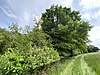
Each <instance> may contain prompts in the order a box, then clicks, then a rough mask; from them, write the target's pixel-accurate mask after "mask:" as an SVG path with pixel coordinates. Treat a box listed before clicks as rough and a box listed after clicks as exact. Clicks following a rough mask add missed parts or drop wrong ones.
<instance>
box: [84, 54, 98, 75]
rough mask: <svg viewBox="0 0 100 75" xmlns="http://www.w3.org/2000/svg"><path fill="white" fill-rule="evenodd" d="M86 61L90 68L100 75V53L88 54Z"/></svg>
mask: <svg viewBox="0 0 100 75" xmlns="http://www.w3.org/2000/svg"><path fill="white" fill-rule="evenodd" d="M84 59H85V61H86V63H87V64H88V66H90V67H91V68H92V70H93V71H95V72H96V74H97V75H100V53H91V54H88V55H86V56H85V57H84Z"/></svg>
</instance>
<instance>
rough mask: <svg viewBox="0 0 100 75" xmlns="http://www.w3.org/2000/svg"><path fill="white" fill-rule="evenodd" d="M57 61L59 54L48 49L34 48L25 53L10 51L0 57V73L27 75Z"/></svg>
mask: <svg viewBox="0 0 100 75" xmlns="http://www.w3.org/2000/svg"><path fill="white" fill-rule="evenodd" d="M59 59H60V58H59V54H58V53H57V52H56V51H55V50H54V49H53V48H48V47H43V48H42V49H41V48H37V47H34V48H32V49H31V50H28V51H27V52H24V51H20V50H10V51H8V52H6V53H5V54H4V55H1V57H0V72H1V73H2V75H27V74H30V73H32V72H34V70H35V69H36V68H39V67H41V66H44V65H47V64H50V63H52V62H55V61H57V60H59Z"/></svg>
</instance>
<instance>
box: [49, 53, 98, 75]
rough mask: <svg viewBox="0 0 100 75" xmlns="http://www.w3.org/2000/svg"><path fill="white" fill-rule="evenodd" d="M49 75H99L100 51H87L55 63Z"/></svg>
mask: <svg viewBox="0 0 100 75" xmlns="http://www.w3.org/2000/svg"><path fill="white" fill-rule="evenodd" d="M49 75H100V53H99V52H98V53H88V54H82V55H78V56H76V57H75V58H73V59H68V60H67V61H65V62H64V63H63V64H56V67H53V68H52V71H50V73H49Z"/></svg>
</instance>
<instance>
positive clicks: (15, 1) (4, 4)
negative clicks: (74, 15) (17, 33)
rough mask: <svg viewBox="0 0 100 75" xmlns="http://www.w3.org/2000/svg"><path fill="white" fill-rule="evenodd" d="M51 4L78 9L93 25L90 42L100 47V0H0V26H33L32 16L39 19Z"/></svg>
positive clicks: (83, 17)
mask: <svg viewBox="0 0 100 75" xmlns="http://www.w3.org/2000/svg"><path fill="white" fill-rule="evenodd" d="M52 4H59V5H62V6H66V7H71V8H72V10H78V11H80V14H81V15H82V16H81V17H82V19H83V20H85V21H88V22H89V23H90V24H91V25H92V26H94V27H93V28H92V30H91V31H90V32H89V35H90V37H89V39H90V40H91V41H92V43H91V44H93V45H95V46H98V47H99V48H100V34H99V33H100V21H99V20H100V0H0V27H6V28H7V27H8V26H9V25H11V24H12V23H18V25H19V26H22V27H24V26H25V25H30V26H34V22H33V19H34V17H36V18H37V19H39V18H40V17H41V13H43V12H45V9H46V8H49V7H50V6H51V5H52Z"/></svg>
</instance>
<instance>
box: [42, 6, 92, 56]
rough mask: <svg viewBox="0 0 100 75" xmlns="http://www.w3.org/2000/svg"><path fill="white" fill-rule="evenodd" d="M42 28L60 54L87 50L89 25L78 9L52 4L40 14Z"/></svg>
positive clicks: (72, 53)
mask: <svg viewBox="0 0 100 75" xmlns="http://www.w3.org/2000/svg"><path fill="white" fill-rule="evenodd" d="M41 19H42V20H43V23H42V24H41V25H42V30H43V31H44V32H45V33H47V34H48V35H50V36H51V38H52V40H53V42H52V44H53V47H54V48H55V49H57V50H58V52H59V53H60V54H61V55H65V54H66V53H70V54H71V55H74V54H79V53H82V52H87V49H86V42H87V41H88V40H89V39H88V31H89V30H90V29H91V26H90V24H89V23H88V22H85V21H83V20H82V19H81V15H80V13H79V11H74V10H71V8H66V7H62V6H58V5H56V6H54V5H52V6H51V8H50V9H46V12H45V13H43V14H42V17H41Z"/></svg>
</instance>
